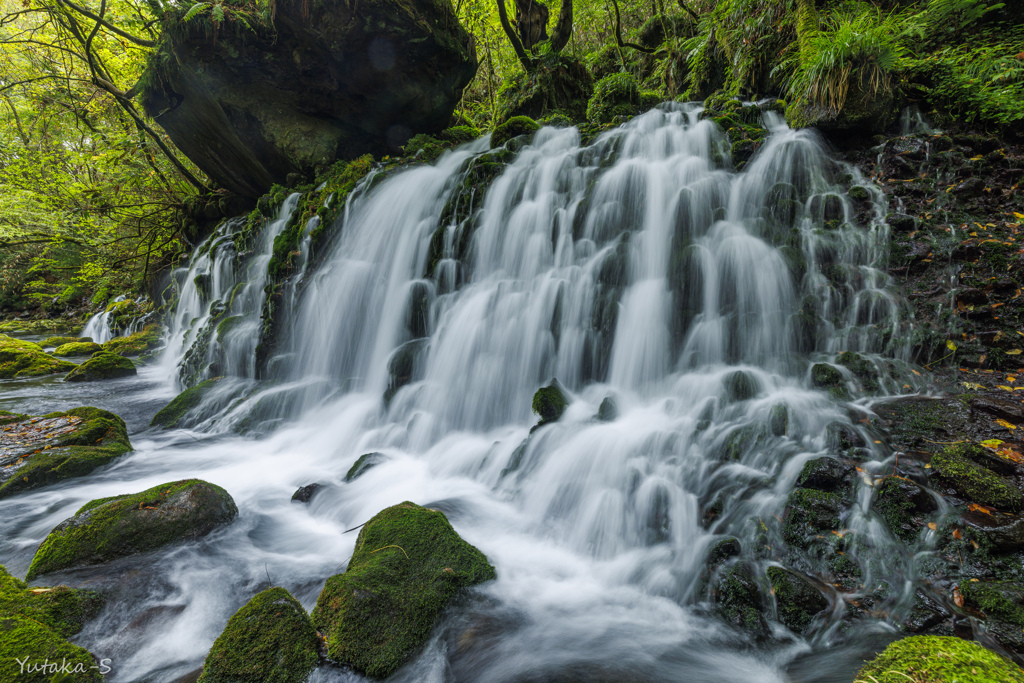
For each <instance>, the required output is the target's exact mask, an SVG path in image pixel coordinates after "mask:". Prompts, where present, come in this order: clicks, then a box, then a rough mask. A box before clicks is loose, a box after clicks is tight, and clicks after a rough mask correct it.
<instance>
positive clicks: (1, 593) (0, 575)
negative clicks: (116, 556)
mask: <svg viewBox="0 0 1024 683" xmlns="http://www.w3.org/2000/svg"><path fill="white" fill-rule="evenodd" d="M103 603H104V600H103V596H101V595H100V594H99V593H97V592H95V591H90V590H81V589H77V588H69V587H67V586H47V587H40V588H30V587H29V586H28V584H26V583H25V582H24V581H20V580H18V579H17V578H16V577H14V576H11V575H10V574H9V573H8V572H7V570H6V569H5V568H4V567H3V566H2V565H0V614H9V615H13V614H18V615H21V616H24V617H28V618H29V619H33V620H35V621H38V622H39V623H41V624H43V625H44V626H46V627H47V628H49V629H51V630H53V631H54V632H55V633H57V634H58V635H59V636H61V637H63V638H69V637H71V636H73V635H75V634H76V633H78V632H79V631H81V630H82V627H83V626H84V625H85V622H87V621H88V620H90V619H92V618H93V617H95V616H96V615H97V614H99V611H100V609H102V607H103ZM0 680H4V679H2V678H0Z"/></svg>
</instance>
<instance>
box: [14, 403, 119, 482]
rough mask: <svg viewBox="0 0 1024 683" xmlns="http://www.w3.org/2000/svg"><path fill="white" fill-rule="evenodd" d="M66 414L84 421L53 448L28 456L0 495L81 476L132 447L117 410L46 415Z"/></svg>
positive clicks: (84, 410) (63, 414) (81, 410)
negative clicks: (116, 412) (112, 411)
mask: <svg viewBox="0 0 1024 683" xmlns="http://www.w3.org/2000/svg"><path fill="white" fill-rule="evenodd" d="M64 416H70V417H77V418H81V419H82V422H80V423H79V424H78V425H77V426H76V428H75V430H74V431H72V432H70V433H69V434H65V435H63V436H61V437H59V438H58V439H57V440H55V441H52V442H50V443H48V444H46V445H47V446H50V448H48V449H45V450H40V451H39V452H37V453H33V454H31V455H30V456H26V462H25V464H23V465H22V466H21V467H20V468H18V470H17V471H16V472H15V473H14V475H13V476H11V477H10V478H9V479H8V480H7V481H5V482H3V483H2V484H0V498H5V497H7V496H11V495H14V494H15V493H18V492H20V491H25V490H28V489H34V488H39V487H40V486H46V485H47V484H53V483H56V482H58V481H62V480H64V479H70V478H72V477H81V476H83V475H85V474H88V473H89V472H92V471H93V470H95V469H96V468H98V467H102V466H103V465H106V464H107V463H109V462H111V461H113V460H114V459H115V458H118V457H120V456H122V455H124V454H125V453H127V452H128V451H130V450H131V449H132V445H131V443H129V441H128V429H127V427H126V426H125V423H124V420H122V419H121V418H120V417H118V416H117V415H114V414H113V413H108V412H107V411H105V410H100V409H99V408H90V407H82V408H74V409H72V410H69V411H67V412H65V413H50V414H49V415H45V416H44V417H45V418H57V417H64Z"/></svg>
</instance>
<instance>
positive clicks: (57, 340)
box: [38, 337, 92, 349]
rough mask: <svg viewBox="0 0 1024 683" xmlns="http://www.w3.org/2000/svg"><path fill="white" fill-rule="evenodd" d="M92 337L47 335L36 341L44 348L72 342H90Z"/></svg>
mask: <svg viewBox="0 0 1024 683" xmlns="http://www.w3.org/2000/svg"><path fill="white" fill-rule="evenodd" d="M91 341H92V337H47V338H46V339H44V340H43V341H41V342H38V343H39V345H40V346H42V347H43V348H44V349H53V348H56V347H58V346H64V345H65V344H73V343H75V342H78V343H84V342H91Z"/></svg>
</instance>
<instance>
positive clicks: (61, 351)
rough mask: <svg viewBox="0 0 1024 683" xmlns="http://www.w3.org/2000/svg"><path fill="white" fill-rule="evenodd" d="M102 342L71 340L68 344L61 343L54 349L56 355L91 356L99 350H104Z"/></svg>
mask: <svg viewBox="0 0 1024 683" xmlns="http://www.w3.org/2000/svg"><path fill="white" fill-rule="evenodd" d="M102 350H103V345H102V344H94V343H93V342H70V343H68V344H61V345H60V346H58V347H57V348H56V349H54V351H53V355H55V356H91V355H92V354H94V353H96V352H97V351H102Z"/></svg>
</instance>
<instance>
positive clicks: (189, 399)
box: [149, 377, 221, 429]
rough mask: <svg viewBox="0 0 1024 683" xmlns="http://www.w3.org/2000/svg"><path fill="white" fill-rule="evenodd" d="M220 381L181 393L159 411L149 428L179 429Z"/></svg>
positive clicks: (212, 380) (200, 385)
mask: <svg viewBox="0 0 1024 683" xmlns="http://www.w3.org/2000/svg"><path fill="white" fill-rule="evenodd" d="M220 379H221V378H220V377H215V378H213V379H208V380H206V381H205V382H200V383H199V384H197V385H195V386H194V387H189V388H188V389H186V390H185V391H183V392H181V393H180V394H178V395H177V396H175V397H174V398H173V399H171V402H170V403H168V404H167V405H165V406H164V407H163V408H161V409H160V410H159V411H157V414H156V415H154V416H153V419H152V420H150V421H149V426H150V427H163V428H164V429H171V428H172V427H177V426H178V425H179V424H180V423H181V421H182V419H183V418H184V417H185V415H187V414H188V412H189V411H190V410H192V409H193V408H195V407H196V406H198V405H199V404H200V403H202V401H203V397H204V396H206V394H207V393H209V391H210V390H211V389H212V388H213V387H214V386H215V385H216V383H217V381H218V380H220Z"/></svg>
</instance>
